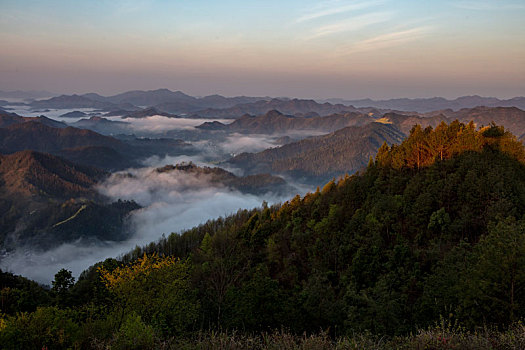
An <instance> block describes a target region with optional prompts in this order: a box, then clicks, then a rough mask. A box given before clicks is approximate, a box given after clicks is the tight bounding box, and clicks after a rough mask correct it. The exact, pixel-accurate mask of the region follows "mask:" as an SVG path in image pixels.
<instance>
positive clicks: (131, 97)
mask: <svg viewBox="0 0 525 350" xmlns="http://www.w3.org/2000/svg"><path fill="white" fill-rule="evenodd" d="M19 95H20V94H19ZM1 96H2V95H1V94H0V97H1ZM29 105H30V106H31V107H32V108H34V109H46V108H56V109H66V108H67V109H74V108H92V109H98V110H101V111H105V112H113V113H115V112H117V113H118V115H125V114H129V113H130V112H135V111H140V110H142V109H144V108H146V109H147V108H151V107H153V108H155V109H156V110H157V111H159V112H162V113H169V114H177V115H191V116H192V117H196V118H231V119H236V118H240V117H241V116H243V115H245V114H250V115H261V114H265V113H267V112H269V111H271V110H278V111H279V112H281V113H283V114H286V115H295V116H312V115H314V114H318V115H320V116H327V115H330V114H334V113H342V112H360V113H363V114H367V113H373V114H375V115H377V114H380V113H385V112H396V111H398V112H399V111H402V112H414V113H427V112H431V111H436V110H445V109H450V110H452V111H458V110H461V109H464V108H473V107H478V106H486V107H517V108H521V109H525V97H515V98H512V99H506V100H504V99H498V98H495V97H481V96H477V95H475V96H463V97H458V98H456V99H453V100H448V99H445V98H442V97H433V98H416V99H409V98H399V99H390V100H371V99H360V100H350V99H348V100H346V99H325V100H318V101H314V100H308V99H290V98H270V97H247V96H237V97H224V96H220V95H210V96H205V97H194V96H190V95H187V94H185V93H183V92H181V91H171V90H168V89H157V90H148V91H141V90H135V91H128V92H124V93H121V94H118V95H113V96H102V95H99V94H97V93H88V94H83V95H61V96H55V97H52V98H50V99H48V100H39V101H33V102H31V103H30V104H29Z"/></svg>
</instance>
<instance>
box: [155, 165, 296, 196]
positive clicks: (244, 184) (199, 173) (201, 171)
mask: <svg viewBox="0 0 525 350" xmlns="http://www.w3.org/2000/svg"><path fill="white" fill-rule="evenodd" d="M156 171H157V172H158V173H167V174H169V173H172V172H175V173H176V172H182V173H185V174H191V175H192V176H194V177H205V178H206V180H207V181H208V182H209V183H210V184H212V185H214V186H224V187H228V188H231V189H233V190H238V191H240V192H243V193H251V194H263V193H268V192H272V193H275V194H284V193H290V192H291V191H292V188H291V186H289V185H288V184H287V183H286V181H284V180H283V179H282V178H281V177H278V176H272V175H270V174H255V175H248V176H236V175H234V174H233V173H231V172H229V171H226V170H224V169H221V168H217V167H213V168H212V167H206V166H205V167H200V166H197V165H195V164H193V163H191V162H190V163H182V164H176V165H166V166H164V167H162V168H158V169H156Z"/></svg>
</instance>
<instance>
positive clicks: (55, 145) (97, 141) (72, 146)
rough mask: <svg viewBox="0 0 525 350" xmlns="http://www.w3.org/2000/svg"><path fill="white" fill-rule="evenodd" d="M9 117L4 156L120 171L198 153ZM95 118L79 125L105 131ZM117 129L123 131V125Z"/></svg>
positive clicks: (2, 130) (1, 142)
mask: <svg viewBox="0 0 525 350" xmlns="http://www.w3.org/2000/svg"><path fill="white" fill-rule="evenodd" d="M0 117H1V116H0ZM8 117H9V118H10V119H0V121H1V120H7V121H5V123H4V124H2V125H7V126H5V127H0V153H4V154H5V153H13V152H17V151H22V150H27V149H29V150H35V151H39V152H46V153H51V154H54V155H58V156H63V157H65V158H67V159H70V160H72V161H74V162H77V163H81V164H84V165H91V166H96V167H100V168H103V169H106V170H120V169H124V168H127V167H131V166H138V165H139V161H140V160H141V159H144V158H147V157H150V156H152V155H180V154H182V153H186V154H192V152H194V150H193V149H192V148H191V146H190V145H188V144H186V143H185V142H183V141H181V140H174V139H147V138H141V139H137V138H135V137H127V138H125V139H124V140H118V139H116V138H113V137H110V136H104V135H101V134H99V133H96V132H94V131H92V130H88V129H78V128H75V127H71V126H69V127H65V125H64V124H63V123H58V124H59V125H58V126H60V127H54V126H55V125H54V124H53V123H55V122H54V121H53V123H50V122H49V121H50V120H49V119H47V118H44V119H39V118H23V117H19V116H16V115H15V116H14V117H13V116H8ZM94 118H95V119H90V120H88V121H82V123H79V124H81V126H83V127H86V126H89V127H90V128H91V127H93V125H95V127H96V126H98V127H103V126H102V125H101V123H104V120H102V119H97V117H94ZM28 119H29V120H28ZM106 123H107V122H106ZM110 123H111V125H112V126H113V127H114V126H116V125H115V124H114V123H113V122H110ZM115 123H118V122H115ZM86 124H87V125H86ZM49 125H53V126H49ZM117 125H118V127H119V128H120V130H122V129H121V127H122V126H123V125H121V124H117ZM104 126H105V125H104ZM117 130H118V129H117ZM115 131H116V130H115Z"/></svg>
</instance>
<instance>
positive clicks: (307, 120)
mask: <svg viewBox="0 0 525 350" xmlns="http://www.w3.org/2000/svg"><path fill="white" fill-rule="evenodd" d="M373 120H374V119H373V118H371V117H370V116H368V115H367V114H361V113H355V112H348V113H343V114H332V115H328V116H325V117H320V116H318V115H316V116H312V117H297V116H293V115H285V114H283V113H281V112H279V111H277V110H271V111H269V112H267V113H265V114H262V115H259V116H251V115H244V116H242V117H241V118H239V119H236V120H235V121H233V122H232V123H231V124H226V125H225V124H222V123H220V122H217V121H215V122H205V123H203V124H201V125H199V126H197V128H199V129H201V130H223V131H227V132H238V133H247V134H286V133H288V132H296V131H316V132H332V131H335V130H338V129H342V128H344V127H347V126H355V125H364V124H367V123H370V122H372V121H373Z"/></svg>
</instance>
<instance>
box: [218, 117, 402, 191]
mask: <svg viewBox="0 0 525 350" xmlns="http://www.w3.org/2000/svg"><path fill="white" fill-rule="evenodd" d="M404 137H405V135H404V134H403V133H402V132H401V131H399V130H398V129H397V128H396V127H394V126H392V125H389V124H382V123H375V122H374V123H369V124H367V125H364V126H352V127H346V128H343V129H340V130H337V131H335V132H333V133H330V134H328V135H323V136H317V137H311V138H307V139H304V140H301V141H298V142H293V143H289V144H286V145H284V146H281V147H277V148H272V149H267V150H265V151H262V152H260V153H242V154H240V155H238V156H235V157H234V158H232V159H230V160H228V164H229V165H231V166H233V167H238V168H241V169H243V170H244V171H245V173H247V174H253V173H264V172H270V173H273V174H286V175H289V176H293V177H294V178H296V179H297V178H303V179H304V180H306V181H308V182H312V183H316V184H319V183H320V182H322V181H327V179H330V178H332V177H337V176H340V175H343V174H345V173H353V172H355V171H357V170H359V169H361V168H362V167H364V166H366V164H367V162H368V160H369V158H370V157H371V156H373V155H375V154H376V152H377V150H378V149H379V147H380V146H381V145H382V144H383V143H384V142H387V143H388V144H392V143H399V142H401V141H402V140H403V138H404Z"/></svg>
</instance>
